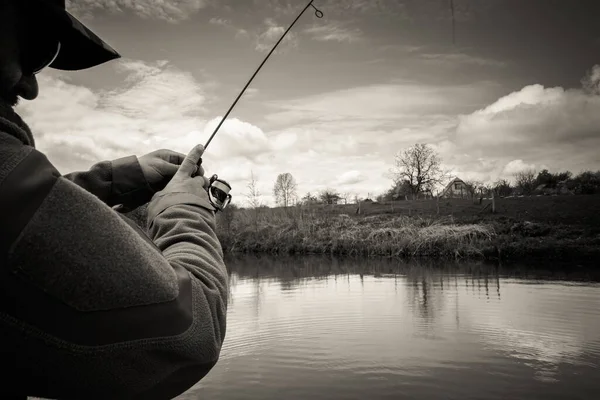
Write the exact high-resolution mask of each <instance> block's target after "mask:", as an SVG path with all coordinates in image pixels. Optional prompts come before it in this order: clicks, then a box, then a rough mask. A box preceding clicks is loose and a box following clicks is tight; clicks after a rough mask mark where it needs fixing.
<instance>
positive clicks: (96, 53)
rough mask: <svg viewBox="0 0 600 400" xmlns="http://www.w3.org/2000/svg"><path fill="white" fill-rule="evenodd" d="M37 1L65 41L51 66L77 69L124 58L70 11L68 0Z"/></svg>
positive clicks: (48, 20) (59, 37)
mask: <svg viewBox="0 0 600 400" xmlns="http://www.w3.org/2000/svg"><path fill="white" fill-rule="evenodd" d="M20 1H21V0H20ZM33 3H37V5H39V6H40V7H41V9H40V11H42V12H44V13H45V12H47V14H42V15H43V18H44V19H45V20H46V21H47V22H49V23H50V24H51V25H52V26H53V27H54V28H55V29H56V32H57V33H58V39H59V40H60V43H61V47H60V52H59V54H58V56H57V57H56V59H55V60H54V61H53V62H52V63H51V64H50V67H51V68H55V69H61V70H67V71H76V70H81V69H86V68H91V67H95V66H97V65H100V64H103V63H105V62H107V61H111V60H115V59H117V58H120V57H121V55H120V54H119V53H117V52H116V50H115V49H113V48H112V47H110V46H109V45H108V43H106V42H105V41H104V40H102V39H100V38H99V37H98V36H97V35H96V34H95V33H94V32H92V31H91V30H90V29H88V28H87V27H86V26H85V25H83V24H82V23H81V22H79V20H77V18H75V17H74V16H72V15H71V14H70V13H69V12H68V11H67V10H66V6H65V0H34V1H33ZM31 5H33V4H31ZM44 15H45V17H44Z"/></svg>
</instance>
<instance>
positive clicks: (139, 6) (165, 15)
mask: <svg viewBox="0 0 600 400" xmlns="http://www.w3.org/2000/svg"><path fill="white" fill-rule="evenodd" d="M207 3H208V2H207V1H206V0H67V3H66V5H67V9H68V10H69V11H70V12H72V13H73V15H76V16H78V17H81V18H91V17H92V16H93V13H94V11H96V10H104V11H108V12H118V13H121V12H124V11H132V12H134V13H135V14H136V15H138V16H140V17H142V18H153V19H161V20H165V21H168V22H171V23H176V22H180V21H183V20H186V19H188V18H189V17H190V15H192V14H194V13H196V12H198V11H199V10H200V9H202V8H204V7H205V6H206V5H207Z"/></svg>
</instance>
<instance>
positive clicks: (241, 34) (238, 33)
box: [208, 17, 250, 39]
mask: <svg viewBox="0 0 600 400" xmlns="http://www.w3.org/2000/svg"><path fill="white" fill-rule="evenodd" d="M208 23H210V24H213V25H218V26H223V27H225V28H227V29H229V30H231V31H233V32H235V37H236V38H245V39H247V38H249V37H250V33H249V32H248V31H247V30H246V29H242V28H238V27H236V26H235V25H234V24H233V22H232V21H231V20H229V19H225V18H218V17H213V18H211V19H210V20H209V21H208Z"/></svg>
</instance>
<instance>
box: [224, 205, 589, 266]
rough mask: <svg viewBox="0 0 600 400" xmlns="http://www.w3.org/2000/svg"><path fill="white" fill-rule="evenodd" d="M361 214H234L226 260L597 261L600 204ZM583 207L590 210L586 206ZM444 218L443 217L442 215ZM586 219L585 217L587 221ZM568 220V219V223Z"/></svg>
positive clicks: (415, 208) (367, 209) (381, 209)
mask: <svg viewBox="0 0 600 400" xmlns="http://www.w3.org/2000/svg"><path fill="white" fill-rule="evenodd" d="M398 203H402V204H393V205H389V204H387V205H386V204H373V205H368V206H362V207H361V208H362V209H361V214H360V215H356V214H354V213H352V214H350V213H344V211H351V210H354V211H355V209H356V208H357V207H356V206H352V207H351V206H337V207H330V206H327V207H312V208H300V207H298V208H288V209H281V208H280V209H267V208H265V209H255V210H233V211H230V212H229V214H223V215H219V218H218V221H219V238H220V240H221V243H222V245H223V248H224V250H225V251H226V252H231V253H270V254H334V255H340V256H378V257H379V256H384V257H392V258H413V257H428V258H440V259H483V260H488V261H505V262H510V261H516V260H519V261H523V260H532V261H533V260H536V261H565V260H574V261H576V262H578V263H588V262H593V261H594V260H597V259H598V257H600V225H599V224H597V223H596V222H597V221H596V220H597V218H598V209H597V208H598V207H600V197H599V196H581V197H580V196H572V197H568V198H567V197H564V198H538V199H535V198H526V199H511V200H507V199H502V201H499V202H498V203H499V204H497V207H496V208H497V213H495V214H492V213H491V211H489V210H488V209H489V207H488V206H486V204H482V205H474V204H473V202H472V201H464V200H450V201H445V202H444V206H449V205H450V207H452V208H453V209H454V210H455V212H453V213H452V214H450V215H437V212H438V207H439V205H438V204H435V202H434V201H431V200H430V201H428V202H427V201H421V202H420V203H418V202H412V204H411V202H398ZM583 203H585V204H583ZM440 214H443V211H440ZM586 214H587V215H586ZM569 215H570V218H569Z"/></svg>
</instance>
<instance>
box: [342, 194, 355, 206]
mask: <svg viewBox="0 0 600 400" xmlns="http://www.w3.org/2000/svg"><path fill="white" fill-rule="evenodd" d="M351 198H352V195H351V194H350V193H348V192H344V193H340V199H341V200H344V204H348V199H351Z"/></svg>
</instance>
